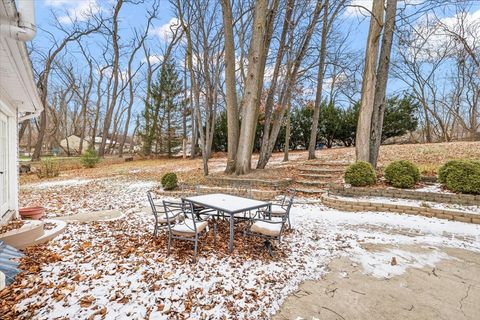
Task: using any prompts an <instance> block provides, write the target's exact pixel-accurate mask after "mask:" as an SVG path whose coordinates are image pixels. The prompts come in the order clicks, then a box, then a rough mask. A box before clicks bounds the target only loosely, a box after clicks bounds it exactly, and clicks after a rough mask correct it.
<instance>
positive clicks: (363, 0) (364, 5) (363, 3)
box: [345, 0, 373, 17]
mask: <svg viewBox="0 0 480 320" xmlns="http://www.w3.org/2000/svg"><path fill="white" fill-rule="evenodd" d="M372 2H373V0H353V1H352V2H351V3H350V5H348V6H347V9H345V15H347V16H351V17H357V16H368V15H370V11H371V10H372Z"/></svg>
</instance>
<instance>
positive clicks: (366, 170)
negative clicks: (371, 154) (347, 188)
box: [345, 161, 377, 187]
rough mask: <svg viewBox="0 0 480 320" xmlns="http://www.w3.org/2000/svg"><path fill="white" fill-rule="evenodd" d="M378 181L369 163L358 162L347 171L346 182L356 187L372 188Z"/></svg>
mask: <svg viewBox="0 0 480 320" xmlns="http://www.w3.org/2000/svg"><path fill="white" fill-rule="evenodd" d="M376 181H377V175H376V174H375V170H374V169H373V167H372V165H371V164H370V163H368V162H364V161H358V162H357V163H354V164H352V165H351V166H349V167H348V168H347V170H346V171H345V182H346V183H348V184H351V185H352V186H354V187H364V186H371V185H373V184H375V182H376Z"/></svg>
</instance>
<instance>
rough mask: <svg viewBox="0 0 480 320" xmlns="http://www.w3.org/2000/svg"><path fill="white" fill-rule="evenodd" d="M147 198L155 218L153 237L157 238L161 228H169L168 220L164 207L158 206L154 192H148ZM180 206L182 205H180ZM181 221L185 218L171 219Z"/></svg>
mask: <svg viewBox="0 0 480 320" xmlns="http://www.w3.org/2000/svg"><path fill="white" fill-rule="evenodd" d="M147 197H148V202H149V203H150V207H151V209H152V213H153V216H154V217H155V225H154V228H153V236H154V237H156V236H157V233H158V230H159V229H160V228H165V227H167V224H168V219H167V216H166V214H165V211H164V206H163V203H162V204H156V203H155V201H154V199H153V196H152V192H150V191H148V192H147ZM179 204H180V203H179ZM177 218H178V219H180V218H183V217H182V216H177V217H175V218H173V217H171V219H177Z"/></svg>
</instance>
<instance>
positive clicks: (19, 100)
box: [0, 0, 43, 225]
mask: <svg viewBox="0 0 480 320" xmlns="http://www.w3.org/2000/svg"><path fill="white" fill-rule="evenodd" d="M34 7H35V2H34V1H22V8H20V10H17V8H16V6H15V2H14V1H11V0H0V17H1V18H2V19H0V225H2V223H5V222H6V221H7V220H8V219H9V218H10V217H12V216H13V215H15V214H16V213H17V212H18V135H17V126H18V123H20V122H22V121H24V120H26V119H29V118H33V117H36V116H38V115H39V114H40V112H41V111H42V110H43V106H42V103H41V101H40V98H39V96H38V92H37V88H36V85H35V81H34V77H33V71H32V64H31V62H30V58H29V56H28V51H27V47H26V45H25V41H29V40H31V39H32V38H33V37H34V36H35V33H36V28H35V10H34Z"/></svg>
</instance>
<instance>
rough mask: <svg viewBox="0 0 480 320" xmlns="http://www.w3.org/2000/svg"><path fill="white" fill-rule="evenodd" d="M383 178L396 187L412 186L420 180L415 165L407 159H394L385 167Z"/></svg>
mask: <svg viewBox="0 0 480 320" xmlns="http://www.w3.org/2000/svg"><path fill="white" fill-rule="evenodd" d="M384 176H385V180H387V182H388V183H390V184H391V185H392V186H394V187H396V188H412V187H413V186H415V184H416V183H417V182H418V181H420V171H419V170H418V168H417V166H416V165H414V164H413V163H411V162H410V161H407V160H400V161H394V162H392V163H390V164H389V165H388V166H387V167H386V168H385V175H384Z"/></svg>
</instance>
